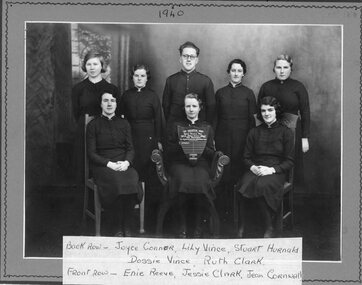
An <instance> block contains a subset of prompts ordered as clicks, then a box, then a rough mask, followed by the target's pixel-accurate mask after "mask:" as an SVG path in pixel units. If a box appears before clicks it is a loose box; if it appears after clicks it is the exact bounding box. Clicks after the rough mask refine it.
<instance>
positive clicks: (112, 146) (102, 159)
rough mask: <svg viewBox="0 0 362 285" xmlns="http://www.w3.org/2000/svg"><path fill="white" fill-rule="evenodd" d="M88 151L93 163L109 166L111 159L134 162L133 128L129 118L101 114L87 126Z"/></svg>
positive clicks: (113, 160)
mask: <svg viewBox="0 0 362 285" xmlns="http://www.w3.org/2000/svg"><path fill="white" fill-rule="evenodd" d="M87 152H88V156H89V159H90V161H91V162H92V163H94V164H96V165H101V166H107V163H108V162H109V161H112V162H116V161H124V160H128V161H129V163H131V164H132V161H133V158H134V150H133V144H132V136H131V128H130V125H129V123H128V122H127V120H125V119H121V118H119V117H117V116H114V117H112V118H111V119H108V118H107V117H105V116H100V117H97V118H95V119H94V120H92V121H91V122H90V123H89V124H88V126H87Z"/></svg>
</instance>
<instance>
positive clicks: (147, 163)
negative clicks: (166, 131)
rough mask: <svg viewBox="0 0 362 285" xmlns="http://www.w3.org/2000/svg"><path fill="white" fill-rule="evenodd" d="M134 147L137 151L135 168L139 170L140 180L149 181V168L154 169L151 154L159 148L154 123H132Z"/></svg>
mask: <svg viewBox="0 0 362 285" xmlns="http://www.w3.org/2000/svg"><path fill="white" fill-rule="evenodd" d="M131 129H132V139H133V146H134V149H135V158H134V168H135V169H136V170H137V172H138V174H139V176H140V180H141V181H147V180H149V177H148V174H149V168H150V167H154V165H153V163H152V161H151V153H152V151H153V150H154V149H155V148H157V139H156V137H155V128H154V122H153V121H152V120H150V121H142V122H131Z"/></svg>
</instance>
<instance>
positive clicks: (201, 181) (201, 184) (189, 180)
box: [169, 161, 215, 199]
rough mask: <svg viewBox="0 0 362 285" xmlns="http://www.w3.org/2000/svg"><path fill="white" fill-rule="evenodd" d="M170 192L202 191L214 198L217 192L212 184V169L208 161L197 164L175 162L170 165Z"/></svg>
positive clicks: (195, 192)
mask: <svg viewBox="0 0 362 285" xmlns="http://www.w3.org/2000/svg"><path fill="white" fill-rule="evenodd" d="M170 177H171V179H170V181H169V189H170V193H171V195H172V194H176V193H177V192H181V193H194V194H197V193H200V194H202V193H203V194H205V195H206V196H207V197H208V198H210V199H214V198H215V193H214V190H213V189H212V186H211V180H210V169H209V166H208V163H207V162H206V161H201V162H198V163H197V165H195V166H190V165H186V164H183V163H174V164H172V165H171V167H170Z"/></svg>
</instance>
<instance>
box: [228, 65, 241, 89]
mask: <svg viewBox="0 0 362 285" xmlns="http://www.w3.org/2000/svg"><path fill="white" fill-rule="evenodd" d="M229 75H230V81H231V82H232V83H234V84H238V83H240V82H241V79H242V78H243V77H244V70H243V67H242V66H241V64H239V63H233V64H232V65H231V68H230V72H229Z"/></svg>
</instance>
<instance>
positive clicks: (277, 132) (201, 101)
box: [72, 42, 310, 238]
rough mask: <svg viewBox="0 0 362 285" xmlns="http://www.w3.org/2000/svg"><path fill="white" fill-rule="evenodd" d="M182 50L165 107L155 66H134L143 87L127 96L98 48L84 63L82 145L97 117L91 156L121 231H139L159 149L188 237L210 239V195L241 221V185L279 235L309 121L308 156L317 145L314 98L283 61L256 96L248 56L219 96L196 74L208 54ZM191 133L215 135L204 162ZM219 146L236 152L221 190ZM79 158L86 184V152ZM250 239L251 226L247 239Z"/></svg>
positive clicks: (270, 231)
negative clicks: (205, 231)
mask: <svg viewBox="0 0 362 285" xmlns="http://www.w3.org/2000/svg"><path fill="white" fill-rule="evenodd" d="M179 53H180V58H179V61H180V64H181V70H180V71H179V72H177V73H175V74H173V75H171V76H169V77H168V78H167V79H166V83H165V87H164V91H163V95H162V103H161V101H160V98H159V96H158V95H157V94H156V93H155V92H154V91H153V90H152V89H150V88H149V87H148V86H147V81H148V80H149V79H150V70H149V68H148V67H147V66H146V65H144V64H137V65H135V66H134V67H133V68H132V70H131V73H130V75H131V78H132V80H133V83H134V87H133V88H131V89H129V90H127V91H125V92H124V94H120V93H119V89H118V88H117V87H116V86H114V85H112V84H110V83H108V82H107V81H106V80H105V79H103V78H102V73H103V72H104V71H105V62H104V59H103V57H102V55H101V54H99V53H97V52H93V51H90V52H89V53H88V54H87V55H86V56H85V58H84V60H83V65H82V69H83V71H85V72H86V74H87V77H86V79H84V80H83V81H81V82H80V83H78V84H76V85H75V86H74V87H73V94H72V100H73V111H74V116H75V118H76V120H77V122H78V123H77V126H78V127H77V139H76V144H75V146H76V147H78V148H79V149H81V147H82V144H83V142H84V136H85V133H84V115H85V114H88V115H91V116H95V119H93V120H92V121H91V122H90V123H89V124H88V126H87V131H86V140H87V153H88V157H89V160H90V165H91V173H92V175H93V177H94V178H95V180H96V182H97V184H98V185H99V189H100V198H101V202H102V207H103V208H104V209H105V212H106V213H107V221H108V222H109V223H110V225H111V228H112V231H111V233H112V234H115V235H117V236H131V235H132V219H131V218H130V217H131V216H132V214H131V213H132V210H133V208H134V206H135V204H136V203H137V201H138V200H139V199H140V183H139V182H140V181H143V182H146V185H147V182H148V181H149V179H150V176H152V175H155V173H154V172H152V168H153V167H154V166H153V165H152V162H151V161H150V155H151V152H152V150H153V149H156V148H158V149H161V150H163V151H164V154H165V158H166V165H167V171H168V173H169V175H170V177H172V179H170V181H169V185H168V191H169V192H170V193H172V194H177V197H178V203H177V205H176V212H177V213H178V214H179V215H180V216H179V233H178V236H179V237H181V238H184V237H190V236H192V237H194V238H198V237H201V236H202V229H201V218H202V215H203V212H204V211H205V207H206V206H207V201H206V202H205V199H216V207H217V210H218V212H219V215H220V216H221V218H223V219H228V218H231V215H230V213H231V212H232V207H233V191H234V185H238V189H236V190H238V192H239V193H240V197H241V199H249V198H256V199H257V200H258V201H259V203H258V205H260V210H261V212H262V213H263V217H264V221H265V223H264V237H272V236H274V223H273V216H275V212H276V211H277V209H278V207H279V206H280V204H281V199H282V186H283V183H284V181H285V179H286V175H287V174H288V171H289V170H290V169H291V168H292V167H293V164H294V154H295V150H294V149H295V142H296V138H295V133H296V132H295V128H296V126H297V121H298V118H299V117H300V118H301V134H302V136H301V139H300V141H301V145H302V150H303V152H306V151H308V149H309V143H308V137H309V121H310V110H309V99H308V93H307V91H306V88H305V87H304V85H303V84H302V83H301V82H299V81H297V80H294V79H292V78H290V74H291V72H292V66H293V61H292V59H291V57H290V56H288V55H280V56H278V57H277V58H276V60H275V61H274V67H273V71H274V73H275V79H273V80H270V81H268V82H266V83H264V84H263V85H262V86H261V88H260V91H259V94H258V97H257V99H256V97H255V95H254V93H253V91H252V90H251V89H250V88H248V87H246V86H244V85H243V84H242V79H243V77H244V76H245V74H246V72H247V67H246V64H245V62H244V61H243V60H241V59H234V60H232V61H231V62H230V63H229V64H228V67H227V73H228V74H229V77H230V79H229V82H228V84H227V85H226V86H225V87H222V88H220V89H219V90H217V91H216V93H215V92H214V85H213V83H212V81H211V79H210V78H209V77H208V76H206V75H204V74H202V73H200V72H198V71H196V65H197V64H198V61H199V54H200V49H199V48H198V47H197V46H196V45H195V44H194V43H192V42H185V43H184V44H182V45H181V46H180V47H179ZM164 122H165V123H166V124H164ZM256 126H257V127H256ZM189 127H193V128H198V129H202V130H203V131H204V132H205V134H206V140H205V144H204V146H203V148H202V151H201V153H200V154H199V155H197V157H196V158H195V157H194V156H193V157H191V158H190V157H189V156H188V155H187V154H186V153H185V151H184V149H183V148H182V146H181V143H180V129H183V128H189ZM297 140H299V138H297ZM216 150H220V151H222V152H223V153H224V154H225V155H227V156H229V158H230V160H231V162H230V164H229V165H228V166H226V167H225V171H224V175H223V178H222V180H221V182H220V183H219V185H218V187H217V189H212V187H211V185H210V162H211V160H212V158H213V155H214V153H215V151H216ZM78 153H79V154H81V153H83V152H82V151H79V152H78ZM77 161H78V163H77ZM77 161H76V166H75V167H76V168H77V173H80V175H79V178H78V183H80V184H82V183H83V181H82V173H83V169H84V165H82V164H83V158H82V157H81V155H78V160H77ZM146 193H147V192H146ZM189 200H191V202H192V203H193V208H192V209H193V212H194V217H195V219H194V220H195V227H194V231H193V234H192V235H190V232H189V231H188V227H187V223H186V209H187V208H188V207H187V205H186V204H187V203H188V201H189ZM146 201H147V194H146ZM146 207H147V203H146ZM243 234H244V228H243V226H241V227H240V230H239V233H238V235H239V237H242V236H243Z"/></svg>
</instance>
